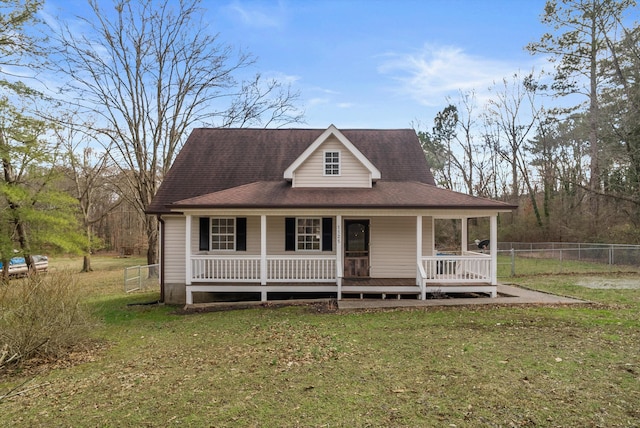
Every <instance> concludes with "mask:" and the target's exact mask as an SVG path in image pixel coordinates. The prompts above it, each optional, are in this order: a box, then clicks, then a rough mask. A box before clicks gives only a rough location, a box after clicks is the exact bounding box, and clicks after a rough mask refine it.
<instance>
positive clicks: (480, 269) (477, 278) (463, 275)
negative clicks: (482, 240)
mask: <svg viewBox="0 0 640 428" xmlns="http://www.w3.org/2000/svg"><path fill="white" fill-rule="evenodd" d="M422 264H423V267H424V273H425V282H426V283H427V284H429V283H438V284H446V283H455V284H486V283H491V256H490V255H488V254H481V253H474V252H471V251H465V252H464V254H463V255H462V256H454V255H440V256H435V257H423V258H422Z"/></svg>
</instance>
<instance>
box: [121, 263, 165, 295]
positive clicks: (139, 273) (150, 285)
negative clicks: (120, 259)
mask: <svg viewBox="0 0 640 428" xmlns="http://www.w3.org/2000/svg"><path fill="white" fill-rule="evenodd" d="M159 266H160V265H158V264H154V265H146V266H132V267H128V268H125V269H124V291H125V292H126V293H130V292H132V291H160V276H159V275H158V272H159Z"/></svg>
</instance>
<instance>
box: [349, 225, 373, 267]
mask: <svg viewBox="0 0 640 428" xmlns="http://www.w3.org/2000/svg"><path fill="white" fill-rule="evenodd" d="M344 230H345V241H344V276H345V278H357V277H365V278H366V277H368V276H369V220H345V221H344Z"/></svg>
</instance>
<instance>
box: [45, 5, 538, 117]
mask: <svg viewBox="0 0 640 428" xmlns="http://www.w3.org/2000/svg"><path fill="white" fill-rule="evenodd" d="M544 3H545V1H544V0H449V1H447V0H422V1H420V0H417V1H413V0H396V1H392V0H386V1H383V0H377V1H376V0H369V1H365V0H331V1H329V0H317V1H306V0H280V1H276V0H274V1H267V0H252V1H249V0H229V1H226V0H216V1H203V4H202V5H203V7H204V8H205V9H206V19H207V21H208V22H209V26H210V29H211V30H212V31H213V32H218V33H219V37H220V39H221V40H222V41H224V42H225V43H227V44H230V45H233V46H235V47H241V48H243V49H245V50H246V51H248V52H251V53H252V54H254V55H255V56H256V57H257V59H258V62H257V64H256V67H255V69H254V70H253V71H254V72H255V71H259V72H261V73H262V74H263V75H264V76H265V77H276V78H279V79H282V80H286V81H289V82H291V83H292V85H293V88H294V89H296V90H299V91H300V93H301V101H302V108H304V110H305V116H306V124H303V125H300V126H304V127H314V128H315V127H318V128H326V127H327V126H329V125H330V124H335V125H336V126H337V127H338V128H408V127H411V124H412V122H415V121H421V122H422V123H425V124H427V125H428V126H429V127H430V126H431V124H432V121H433V117H434V116H435V114H436V113H437V112H438V111H440V110H442V109H443V108H444V107H445V106H446V105H447V100H446V99H447V96H452V97H456V96H457V94H458V92H459V91H460V90H463V91H466V90H471V89H474V90H475V91H476V92H477V94H478V98H479V100H482V98H483V96H484V94H486V91H487V88H488V87H489V86H491V85H492V83H493V82H494V81H499V80H501V79H502V78H503V77H508V76H511V75H512V74H513V73H515V72H517V71H522V72H527V71H530V70H531V69H532V68H535V69H536V70H537V71H539V70H540V69H541V68H542V66H543V63H544V61H543V59H542V58H540V57H537V56H532V55H530V54H529V53H528V52H527V51H526V50H525V49H524V46H525V45H526V44H527V43H529V42H532V41H536V40H538V39H539V38H540V36H541V35H542V34H543V33H544V32H545V30H546V28H545V26H544V25H543V24H541V23H540V19H539V17H540V15H541V13H542V11H543V7H544ZM85 5H86V2H85V1H83V0H67V1H66V2H59V3H58V2H57V1H50V2H47V6H46V7H47V9H46V10H47V12H49V13H51V14H53V15H56V14H58V13H62V14H63V15H67V16H70V15H72V14H73V13H80V12H81V11H82V10H83V9H84V8H86V6H85ZM56 12H58V13H56Z"/></svg>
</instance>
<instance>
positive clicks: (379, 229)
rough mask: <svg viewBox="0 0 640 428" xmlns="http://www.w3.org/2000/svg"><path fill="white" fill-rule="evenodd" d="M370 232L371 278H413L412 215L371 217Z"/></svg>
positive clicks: (414, 236) (414, 234)
mask: <svg viewBox="0 0 640 428" xmlns="http://www.w3.org/2000/svg"><path fill="white" fill-rule="evenodd" d="M369 233H370V246H369V248H370V260H371V270H370V275H371V277H372V278H415V275H416V218H415V217H373V218H372V219H371V222H370V231H369Z"/></svg>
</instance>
